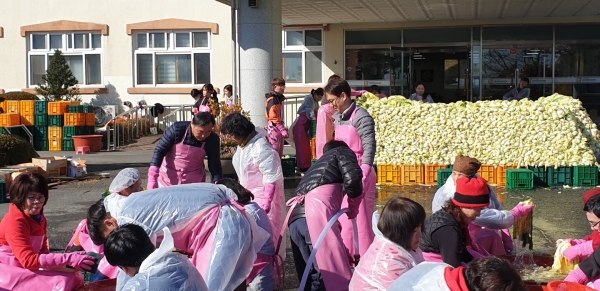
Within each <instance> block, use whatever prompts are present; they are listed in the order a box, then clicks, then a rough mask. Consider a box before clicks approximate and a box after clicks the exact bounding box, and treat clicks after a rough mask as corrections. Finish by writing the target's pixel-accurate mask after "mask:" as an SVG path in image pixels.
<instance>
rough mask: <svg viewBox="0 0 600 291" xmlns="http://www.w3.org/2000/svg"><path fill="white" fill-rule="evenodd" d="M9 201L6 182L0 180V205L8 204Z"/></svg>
mask: <svg viewBox="0 0 600 291" xmlns="http://www.w3.org/2000/svg"><path fill="white" fill-rule="evenodd" d="M8 202H9V199H8V197H7V193H6V182H4V180H2V179H0V203H8Z"/></svg>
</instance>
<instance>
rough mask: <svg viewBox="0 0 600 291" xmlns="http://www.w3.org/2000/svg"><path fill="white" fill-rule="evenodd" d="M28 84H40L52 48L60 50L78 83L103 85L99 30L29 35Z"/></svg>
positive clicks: (51, 54) (52, 52)
mask: <svg viewBox="0 0 600 291" xmlns="http://www.w3.org/2000/svg"><path fill="white" fill-rule="evenodd" d="M28 40H29V45H28V58H29V85H30V86H36V85H38V84H41V83H42V82H43V81H42V76H44V75H45V74H46V70H48V66H49V65H50V60H51V59H52V57H53V56H54V51H55V50H60V51H61V52H62V53H63V55H64V57H65V59H66V60H67V63H68V64H69V67H70V68H71V71H72V72H73V76H75V78H76V79H77V81H78V83H79V85H81V86H86V85H92V86H97V85H101V84H102V35H101V34H100V33H99V32H98V33H96V32H57V33H32V34H30V35H29V38H28Z"/></svg>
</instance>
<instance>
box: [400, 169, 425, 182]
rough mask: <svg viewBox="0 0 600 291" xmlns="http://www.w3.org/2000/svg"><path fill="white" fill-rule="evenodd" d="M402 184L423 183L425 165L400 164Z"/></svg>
mask: <svg viewBox="0 0 600 291" xmlns="http://www.w3.org/2000/svg"><path fill="white" fill-rule="evenodd" d="M401 175H402V180H401V181H400V183H401V184H402V185H419V184H423V183H425V167H424V166H410V165H403V166H402V171H401Z"/></svg>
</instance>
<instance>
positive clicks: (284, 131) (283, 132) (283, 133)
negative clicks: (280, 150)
mask: <svg viewBox="0 0 600 291" xmlns="http://www.w3.org/2000/svg"><path fill="white" fill-rule="evenodd" d="M277 129H278V130H279V132H281V137H283V139H287V138H289V137H290V134H289V133H288V131H287V129H286V128H285V125H284V124H283V123H280V124H277Z"/></svg>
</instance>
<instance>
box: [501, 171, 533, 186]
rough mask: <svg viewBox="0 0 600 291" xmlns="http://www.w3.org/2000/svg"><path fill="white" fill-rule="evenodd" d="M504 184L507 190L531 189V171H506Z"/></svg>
mask: <svg viewBox="0 0 600 291" xmlns="http://www.w3.org/2000/svg"><path fill="white" fill-rule="evenodd" d="M506 180H507V181H506V182H507V188H508V189H524V190H531V189H533V171H531V170H528V169H508V170H506Z"/></svg>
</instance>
